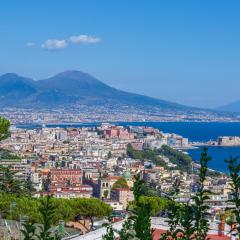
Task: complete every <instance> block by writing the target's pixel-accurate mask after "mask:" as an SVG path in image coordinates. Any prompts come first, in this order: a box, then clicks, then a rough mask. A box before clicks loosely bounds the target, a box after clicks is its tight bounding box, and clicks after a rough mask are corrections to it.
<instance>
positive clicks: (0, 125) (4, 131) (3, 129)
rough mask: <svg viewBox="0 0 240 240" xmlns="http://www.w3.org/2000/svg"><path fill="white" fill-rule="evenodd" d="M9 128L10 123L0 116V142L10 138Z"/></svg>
mask: <svg viewBox="0 0 240 240" xmlns="http://www.w3.org/2000/svg"><path fill="white" fill-rule="evenodd" d="M9 127H10V122H9V121H8V120H7V119H6V118H4V117H1V116H0V141H2V140H4V139H6V138H8V137H9V136H10V132H9Z"/></svg>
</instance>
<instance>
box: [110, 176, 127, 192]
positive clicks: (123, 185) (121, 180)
mask: <svg viewBox="0 0 240 240" xmlns="http://www.w3.org/2000/svg"><path fill="white" fill-rule="evenodd" d="M117 188H129V187H128V184H127V181H126V179H125V178H119V179H118V180H117V181H116V182H115V183H114V184H113V186H112V190H115V189H117Z"/></svg>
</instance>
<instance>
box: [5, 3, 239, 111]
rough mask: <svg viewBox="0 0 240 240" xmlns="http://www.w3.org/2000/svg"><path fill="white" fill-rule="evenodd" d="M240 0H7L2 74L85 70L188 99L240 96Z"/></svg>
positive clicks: (134, 88)
mask: <svg viewBox="0 0 240 240" xmlns="http://www.w3.org/2000/svg"><path fill="white" fill-rule="evenodd" d="M239 12H240V2H239V1H234V0H232V1H227V0H225V1H222V0H212V1H209V0H199V1H190V0H189V1H187V0H183V1H179V0H176V1H172V0H165V1H161V0H151V1H149V0H116V1H115V0H111V1H110V0H102V1H101V0H96V1H93V0H81V1H80V0H51V1H50V0H48V1H47V0H41V1H32V0H25V1H19V0H15V1H14V0H3V1H1V3H0V74H3V73H6V72H16V73H18V74H21V75H24V76H28V77H32V78H35V79H41V78H45V77H48V76H51V75H54V74H55V73H58V72H61V71H65V70H70V69H74V70H81V71H84V72H88V73H90V74H92V75H94V76H96V77H97V78H99V79H101V80H102V81H104V82H106V83H107V84H109V85H111V86H114V87H116V88H119V89H123V90H127V91H131V92H136V93H141V94H145V95H149V96H153V97H157V98H161V99H165V100H171V101H175V102H179V103H183V104H187V105H193V106H202V107H216V106H220V105H222V104H225V103H229V102H232V101H234V100H239V99H240V95H239V89H240V68H239V66H240V27H239V26H240V14H239Z"/></svg>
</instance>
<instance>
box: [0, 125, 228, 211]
mask: <svg viewBox="0 0 240 240" xmlns="http://www.w3.org/2000/svg"><path fill="white" fill-rule="evenodd" d="M129 144H131V146H132V147H133V149H136V150H143V149H145V148H148V149H159V148H161V147H162V146H163V145H169V146H171V147H172V148H175V149H179V148H180V149H181V148H183V149H184V148H187V147H189V143H188V139H187V138H184V137H182V136H179V135H177V134H169V133H163V132H161V131H159V130H158V129H155V128H152V127H139V126H129V127H122V126H114V125H110V124H102V125H101V126H99V127H81V128H59V127H56V128H46V127H42V128H36V129H22V128H14V127H12V129H11V137H10V138H8V139H6V140H4V141H2V142H1V143H0V148H1V149H5V150H9V151H10V152H11V153H12V154H15V155H17V156H19V157H20V158H14V159H11V158H10V159H9V158H7V159H4V158H3V157H2V156H1V155H0V158H1V161H0V165H3V166H10V167H11V169H12V170H13V171H15V172H16V175H15V176H16V177H18V178H21V179H24V178H25V179H26V178H30V179H31V181H32V183H33V185H34V187H35V189H36V195H37V196H40V195H44V194H47V193H50V194H52V195H53V196H55V197H56V198H93V197H94V198H99V199H102V200H104V201H105V202H107V203H109V204H110V205H111V206H112V207H113V209H114V210H119V211H123V210H124V209H126V207H127V205H128V203H129V202H130V201H132V200H133V193H132V191H131V187H132V186H133V183H134V176H135V175H136V174H137V173H141V176H142V178H143V179H144V180H145V182H146V184H147V185H148V186H151V187H152V188H153V189H155V191H156V193H157V194H158V195H159V196H161V195H164V194H167V193H168V192H169V191H170V190H171V187H172V184H173V181H174V180H175V179H176V178H178V179H180V181H181V194H180V198H179V200H180V201H187V199H188V198H189V196H190V194H191V193H192V192H194V191H197V190H198V185H197V182H198V177H197V175H195V174H193V173H192V174H189V173H187V172H184V171H181V170H179V169H178V168H177V167H176V165H175V164H174V163H172V162H171V159H169V158H168V157H166V156H164V155H159V157H160V158H161V159H162V160H163V161H164V162H165V163H166V164H167V166H168V167H170V168H171V171H169V170H167V169H165V168H164V167H163V166H158V165H156V164H154V163H153V162H151V161H150V160H148V159H146V161H145V162H142V161H141V160H140V159H133V158H130V157H129V156H128V154H127V149H128V146H129ZM192 167H193V168H194V167H197V164H196V166H195V164H193V166H192ZM122 178H124V179H125V181H126V182H127V185H128V187H117V188H114V187H113V186H114V184H115V183H116V182H117V181H118V180H119V179H122ZM205 184H206V187H207V188H208V189H209V190H211V191H212V192H213V193H214V195H212V196H211V197H210V200H209V204H210V205H212V206H215V205H217V206H220V208H221V207H222V208H223V207H224V206H225V204H226V203H227V199H228V194H229V192H230V188H229V181H228V179H227V177H224V176H223V177H219V176H218V178H214V177H208V178H207V181H206V183H205Z"/></svg>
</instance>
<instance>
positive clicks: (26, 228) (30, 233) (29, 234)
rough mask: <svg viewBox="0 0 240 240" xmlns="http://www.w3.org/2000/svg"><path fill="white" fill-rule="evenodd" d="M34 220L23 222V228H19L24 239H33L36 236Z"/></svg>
mask: <svg viewBox="0 0 240 240" xmlns="http://www.w3.org/2000/svg"><path fill="white" fill-rule="evenodd" d="M34 224H35V223H34V222H32V223H31V222H26V223H24V224H23V229H22V230H21V232H22V234H23V237H24V240H35V239H36V238H35V237H36V226H35V225H34Z"/></svg>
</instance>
